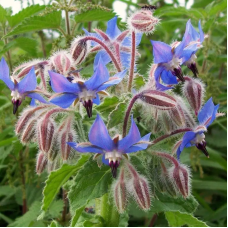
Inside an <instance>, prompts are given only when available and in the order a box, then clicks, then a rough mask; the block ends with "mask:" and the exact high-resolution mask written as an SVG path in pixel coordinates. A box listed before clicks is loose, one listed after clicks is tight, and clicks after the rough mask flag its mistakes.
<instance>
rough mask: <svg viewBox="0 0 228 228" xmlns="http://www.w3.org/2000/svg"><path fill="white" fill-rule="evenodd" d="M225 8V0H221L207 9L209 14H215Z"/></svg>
mask: <svg viewBox="0 0 228 228" xmlns="http://www.w3.org/2000/svg"><path fill="white" fill-rule="evenodd" d="M225 9H227V1H226V0H223V1H221V2H219V3H218V4H216V5H214V6H213V7H211V10H210V11H209V15H210V16H212V15H216V14H217V13H221V12H222V11H223V10H225Z"/></svg>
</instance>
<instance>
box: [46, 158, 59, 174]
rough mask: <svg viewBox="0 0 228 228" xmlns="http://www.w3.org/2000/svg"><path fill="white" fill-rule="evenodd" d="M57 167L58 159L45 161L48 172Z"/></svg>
mask: <svg viewBox="0 0 228 228" xmlns="http://www.w3.org/2000/svg"><path fill="white" fill-rule="evenodd" d="M58 168H59V161H58V160H55V161H48V163H47V170H48V173H50V172H52V171H54V170H56V169H58Z"/></svg>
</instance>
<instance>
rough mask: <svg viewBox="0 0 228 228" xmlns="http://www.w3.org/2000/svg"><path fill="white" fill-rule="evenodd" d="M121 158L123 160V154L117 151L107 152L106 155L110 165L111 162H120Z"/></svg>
mask: <svg viewBox="0 0 228 228" xmlns="http://www.w3.org/2000/svg"><path fill="white" fill-rule="evenodd" d="M121 158H122V153H120V152H118V151H116V150H114V151H112V152H106V153H105V159H108V160H109V163H110V162H111V161H113V162H116V161H119V160H121Z"/></svg>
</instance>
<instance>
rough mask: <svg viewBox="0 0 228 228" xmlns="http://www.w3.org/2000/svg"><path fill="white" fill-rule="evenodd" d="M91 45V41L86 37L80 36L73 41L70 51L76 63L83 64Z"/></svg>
mask: <svg viewBox="0 0 228 228" xmlns="http://www.w3.org/2000/svg"><path fill="white" fill-rule="evenodd" d="M89 47H90V42H89V41H87V40H85V37H78V38H76V39H75V40H74V41H73V42H72V44H71V48H70V53H71V56H72V58H73V59H74V61H75V64H76V65H77V64H81V63H82V62H83V61H84V60H85V58H86V56H87V54H88V52H89Z"/></svg>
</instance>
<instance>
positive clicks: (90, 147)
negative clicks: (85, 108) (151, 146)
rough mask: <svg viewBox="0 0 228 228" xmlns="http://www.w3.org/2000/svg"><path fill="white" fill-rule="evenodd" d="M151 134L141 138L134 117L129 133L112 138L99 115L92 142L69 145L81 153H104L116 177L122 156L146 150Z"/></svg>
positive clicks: (103, 157)
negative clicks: (121, 136)
mask: <svg viewBox="0 0 228 228" xmlns="http://www.w3.org/2000/svg"><path fill="white" fill-rule="evenodd" d="M150 134H151V133H149V134H147V135H145V136H144V137H142V138H141V135H140V132H139V129H138V127H137V126H136V124H135V122H134V120H133V117H132V119H131V128H130V130H129V133H128V135H127V136H126V137H124V138H123V139H121V140H119V136H117V137H114V138H113V139H112V138H111V137H110V135H109V133H108V130H107V128H106V126H105V124H104V122H103V120H102V119H101V117H100V116H99V115H97V118H96V120H95V122H94V123H93V125H92V127H91V129H90V132H89V141H90V142H88V143H80V144H77V143H75V142H68V145H69V146H71V147H72V148H74V149H75V150H76V151H78V152H81V153H84V152H91V153H98V154H102V155H103V156H102V162H103V163H104V164H105V165H109V166H110V167H111V169H112V174H113V177H116V172H117V168H118V166H119V164H120V160H121V159H122V156H123V155H124V154H127V153H132V152H137V151H140V150H145V149H146V148H147V146H148V144H147V142H149V139H150Z"/></svg>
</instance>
